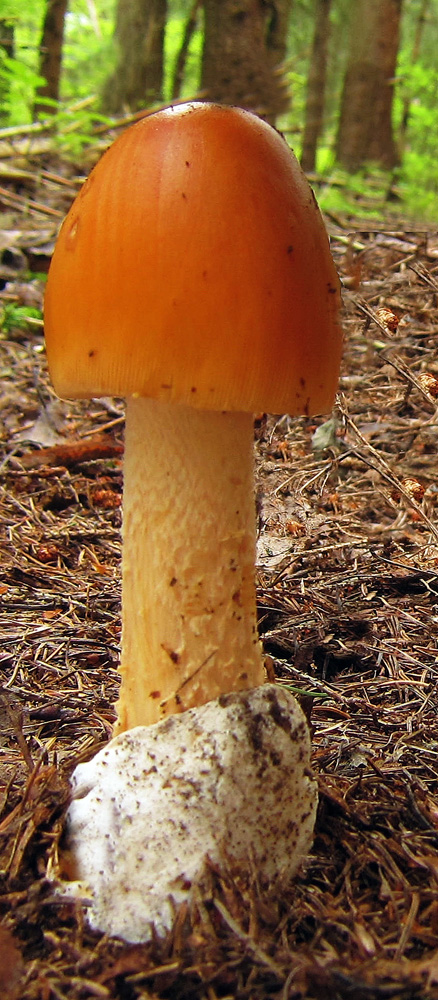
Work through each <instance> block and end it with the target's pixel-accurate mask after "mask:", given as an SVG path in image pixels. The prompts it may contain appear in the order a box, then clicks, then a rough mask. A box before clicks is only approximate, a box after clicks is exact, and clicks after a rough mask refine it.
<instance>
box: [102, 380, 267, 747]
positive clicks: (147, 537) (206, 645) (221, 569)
mask: <svg viewBox="0 0 438 1000" xmlns="http://www.w3.org/2000/svg"><path fill="white" fill-rule="evenodd" d="M253 461H254V457H253V421H252V416H251V415H250V414H247V413H231V412H216V411H205V410H196V409H193V408H192V407H187V406H175V405H173V404H170V403H162V402H157V401H156V400H149V399H141V398H138V397H130V398H129V399H128V401H127V409H126V439H125V467H124V515H123V516H124V522H123V633H122V662H121V675H122V686H121V692H120V699H119V702H118V704H117V710H118V722H117V725H116V732H122V731H123V730H125V729H132V728H133V727H135V726H138V725H150V724H152V723H154V722H157V721H159V719H161V718H163V716H165V715H171V714H174V713H175V712H182V711H184V710H185V709H187V708H191V707H193V706H196V705H202V704H204V703H205V702H207V701H210V700H211V699H214V698H217V697H218V696H219V695H220V694H229V693H230V692H231V691H238V690H243V689H248V688H252V687H256V686H257V685H259V684H261V683H263V680H264V671H263V661H262V655H261V649H260V645H259V641H258V637H257V625H256V602H255V580H254V560H255V511H254V486H253Z"/></svg>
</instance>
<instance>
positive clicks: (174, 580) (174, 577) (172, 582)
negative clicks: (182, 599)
mask: <svg viewBox="0 0 438 1000" xmlns="http://www.w3.org/2000/svg"><path fill="white" fill-rule="evenodd" d="M176 583H178V580H177V578H176V576H173V577H172V579H171V581H170V584H169V586H170V587H174V586H175V584H176Z"/></svg>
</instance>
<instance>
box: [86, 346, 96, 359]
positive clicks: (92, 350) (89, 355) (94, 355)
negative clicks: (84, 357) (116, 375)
mask: <svg viewBox="0 0 438 1000" xmlns="http://www.w3.org/2000/svg"><path fill="white" fill-rule="evenodd" d="M88 357H89V358H95V357H96V351H95V350H94V348H92V349H91V351H88Z"/></svg>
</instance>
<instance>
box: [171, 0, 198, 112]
mask: <svg viewBox="0 0 438 1000" xmlns="http://www.w3.org/2000/svg"><path fill="white" fill-rule="evenodd" d="M202 5H203V0H193V3H192V6H191V9H190V11H189V15H188V18H187V21H186V25H185V28H184V34H183V39H182V42H181V46H180V49H179V52H178V55H177V57H176V60H175V68H174V71H173V78H172V98H173V99H175V100H176V99H177V98H178V97H180V95H181V88H182V85H183V79H184V70H185V68H186V61H187V54H188V51H189V45H190V42H191V40H192V37H193V35H194V33H195V31H196V25H197V22H198V14H199V10H200V7H201V6H202Z"/></svg>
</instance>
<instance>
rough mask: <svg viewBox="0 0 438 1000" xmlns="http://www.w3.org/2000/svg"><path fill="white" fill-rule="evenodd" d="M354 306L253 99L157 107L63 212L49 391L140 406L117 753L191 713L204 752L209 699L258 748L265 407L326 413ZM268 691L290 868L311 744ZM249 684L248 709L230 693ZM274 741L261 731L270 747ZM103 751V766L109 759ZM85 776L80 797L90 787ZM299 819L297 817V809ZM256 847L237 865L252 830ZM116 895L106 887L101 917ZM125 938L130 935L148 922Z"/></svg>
mask: <svg viewBox="0 0 438 1000" xmlns="http://www.w3.org/2000/svg"><path fill="white" fill-rule="evenodd" d="M339 301H340V295H339V282H338V278H337V275H336V271H335V268H334V264H333V261H332V258H331V255H330V250H329V245H328V239H327V236H326V232H325V229H324V224H323V221H322V219H321V215H320V213H319V210H318V207H317V204H316V201H315V198H314V196H313V193H312V191H311V189H310V188H309V186H308V183H307V181H306V179H305V177H304V175H303V173H302V172H301V169H300V167H299V165H298V163H297V161H296V159H295V157H294V155H293V153H292V152H291V151H290V149H289V147H288V146H287V144H286V142H285V140H284V139H283V138H282V137H281V136H280V134H279V133H277V132H276V131H275V130H274V129H272V128H271V127H270V126H269V125H267V124H266V123H265V122H263V121H261V120H260V119H258V118H257V117H256V116H255V115H253V114H250V113H248V112H246V111H243V110H241V109H237V108H231V107H222V106H218V105H211V104H207V103H191V104H186V105H179V106H176V107H170V108H168V109H166V110H164V111H160V112H157V113H155V114H151V115H149V116H147V117H145V118H144V119H142V120H141V121H140V122H138V123H137V124H135V125H133V126H131V127H130V128H129V129H127V131H126V132H125V133H124V134H123V135H122V136H121V137H120V138H118V139H117V140H116V142H114V144H113V145H112V146H111V147H110V149H109V150H108V151H107V152H106V153H105V155H104V156H103V157H102V159H101V160H100V161H99V163H98V164H97V166H96V167H95V168H94V170H93V171H92V173H91V174H90V177H89V178H88V180H87V181H86V182H85V184H84V186H83V188H82V190H81V191H80V193H79V195H78V196H77V198H76V200H75V202H74V204H73V205H72V207H71V209H70V211H69V213H68V215H67V218H66V220H65V222H64V224H63V226H62V229H61V232H60V235H59V238H58V241H57V244H56V248H55V252H54V255H53V259H52V263H51V267H50V272H49V277H48V282H47V291H46V298H45V332H46V344H47V354H48V360H49V367H50V372H51V376H52V380H53V384H54V387H55V389H56V391H57V393H58V394H59V395H60V396H62V397H67V398H80V397H90V396H105V395H119V396H124V397H126V433H125V459H124V499H123V561H122V595H123V596H122V618H123V629H122V656H121V667H120V671H121V678H122V683H121V692H120V700H119V702H118V706H117V710H118V722H117V725H116V736H115V740H114V745H115V747H116V757H118V758H120V755H121V753H122V750H121V747H122V746H123V747H124V748H125V750H126V747H127V746H128V745H129V747H130V748H131V749H130V751H129V753H130V752H131V750H132V745H133V744H132V733H131V731H132V730H135V732H137V730H136V729H135V727H150V730H151V731H150V732H146V739H149V738H151V739H153V740H154V744H153V745H154V746H155V735H154V734H155V730H156V729H159V727H161V730H160V731H161V734H162V738H163V739H164V734H165V733H169V727H168V722H169V720H168V719H166V718H165V717H166V716H169V715H170V716H175V717H176V716H178V713H182V714H181V716H180V717H179V716H178V718H180V719H181V731H180V736H179V738H178V739H177V742H178V741H179V745H180V747H183V746H184V741H185V740H187V739H188V741H189V745H190V744H191V743H193V739H194V737H193V732H192V729H191V728H190V727H193V726H194V729H195V730H196V726H197V723H196V722H193V712H195V717H196V713H198V714H199V712H201V715H202V712H204V713H205V705H206V703H214V704H215V705H216V706H218V708H217V710H218V712H219V716H220V720H219V721H218V718H217V717H216V722H215V723H214V725H213V726H212V728H211V730H209V732H212V731H220V730H221V729H223V727H225V729H224V732H227V731H229V729H230V726H231V729H232V728H233V726H234V722H233V723H231V722H230V719H229V712H230V711H231V714H232V715H233V712H234V714H236V712H237V716H239V718H240V720H241V722H240V725H241V726H242V725H243V730H242V729H241V730H240V736H236V738H235V744H236V746H237V745H239V746H242V740H243V743H245V741H246V740H247V735H248V732H249V729H250V728H251V727H249V723H248V713H250V714H251V712H252V713H253V714H254V713H255V715H256V716H257V717H258V716H259V714H260V696H259V695H257V693H256V695H255V696H254V697H255V702H254V698H253V692H254V689H255V690H256V692H257V689H258V688H260V685H263V682H264V680H265V677H264V668H263V659H262V654H261V649H260V644H259V641H258V637H257V627H256V605H255V574H254V561H255V513H254V496H253V424H252V414H253V412H254V411H260V410H265V411H270V412H274V413H284V412H287V413H289V414H299V413H301V414H302V413H304V414H311V413H322V412H324V411H326V410H328V409H329V408H330V407H331V405H332V402H333V398H334V393H335V389H336V384H337V377H338V368H339V361H340V353H341V332H340V327H339V322H338V311H339ZM262 691H263V694H262V695H261V697H262V701H263V704H265V707H266V704H268V703H269V704H270V705H271V708H272V705H274V703H275V704H276V705H277V708H276V709H275V710H274V709H273V708H272V711H270V713H269V712H268V715H269V714H270V716H271V717H272V719H274V721H275V717H276V719H277V721H276V722H275V725H274V729H275V735H274V736H273V737H272V739H273V743H274V744H275V742H276V740H277V739H278V738H279V736H280V735H281V734H283V735H282V736H281V739H283V736H284V733H285V732H286V730H287V731H288V733H289V736H288V741H289V742H288V747H289V749H288V750H287V752H286V751H285V749H284V747H283V749H282V750H281V752H280V751H279V756H280V757H281V759H282V761H283V765H284V767H286V769H287V768H288V767H289V766H290V764H291V762H293V764H294V766H297V767H298V771H299V775H300V777H299V780H298V779H297V780H298V786H299V788H300V789H301V792H302V793H303V795H304V799H305V800H306V802H307V805H306V808H302V809H301V815H302V816H304V814H306V815H307V817H308V822H307V826H306V829H305V835H304V837H303V838H301V837H298V839H297V843H298V841H299V845H298V847H297V857H296V858H292V859H289V862H288V864H289V869H290V870H292V869H294V868H296V865H297V864H298V861H299V858H300V857H301V856H302V854H303V852H304V851H305V850H306V849H307V846H308V843H309V839H310V837H311V826H312V822H313V819H312V817H313V815H314V804H315V786H314V782H313V779H311V778H310V777H309V776H308V775H307V774H306V766H307V763H306V762H308V756H309V750H308V737H307V736H305V735H304V732H305V726H304V724H303V719H302V716H301V714H300V711H299V709H298V707H297V706H296V703H295V702H294V700H293V699H291V698H289V696H287V698H286V700H287V701H288V705H289V708H288V710H286V707H285V704H284V697H285V696H284V693H281V695H280V694H279V692H278V690H277V689H276V688H275V687H274V688H272V687H271V686H267V687H266V688H263V689H262ZM238 692H242V694H241V695H240V697H241V702H240V704H241V705H244V706H245V709H244V711H243V715H242V711H240V714H239V711H237V709H236V712H235V710H234V708H233V707H231V708H230V704H231V703H230V702H229V699H228V700H227V696H229V695H230V694H231V693H234V694H235V693H238ZM248 692H249V693H248ZM266 698H267V699H268V702H266ZM270 698H271V701H269V699H270ZM279 698H280V701H281V706H280V702H279V700H278V699H279ZM272 699H273V700H272ZM281 699H283V700H281ZM288 699H289V700H288ZM234 704H235V702H234V701H233V699H232V706H234ZM255 705H258V707H254V706H255ZM251 706H252V707H251ZM287 711H289V723H288V724H287V726H285V725H284V717H283V716H284V713H285V712H287ZM237 716H236V718H237ZM202 717H204V716H202ZM233 718H234V715H233ZM187 719H188V720H189V722H188V723H187ZM242 719H244V720H245V721H244V724H243V723H242ZM279 720H280V721H279ZM175 724H176V720H175V719H173V720H172V727H171V729H172V733H174V726H175ZM187 724H188V725H189V730H190V732H192V736H190V734H188V732H187V730H186V731H185V732H184V726H186V725H187ZM209 725H210V723H209ZM166 726H167V728H166ZM207 728H208V727H207ZM202 729H203V723H202V724H201V723H199V731H201V730H202ZM126 731H127V732H126ZM152 731H153V732H152ZM298 732H299V733H300V737H299V740H298V745H299V748H300V749H299V752H298V754H297V752H296V744H297V733H298ZM242 733H243V735H242ZM291 733H294V736H293V738H292V736H291ZM265 735H266V734H265ZM271 735H272V734H271ZM271 735H270V736H269V739H268V737H267V736H266V740H267V742H266V741H265V743H264V740H263V739H262V740H261V741H259V743H260V747H261V746H262V745H263V746H264V750H263V753H265V754H267V755H268V756H269V755H270V754H271V756H272V753H274V751H273V749H272V746H273V744H272V743H270V740H271ZM124 737H126V739H125V742H124V743H120V741H121V740H122V741H123V738H124ZM172 738H173V737H172ZM229 738H231V737H229ZM209 739H210V737H208V739H207V743H208V740H209ZM126 740H127V742H126ZM239 740H240V743H239ZM117 741H119V742H117ZM134 742H135V741H134ZM195 742H196V741H195ZM226 742H227V741H226V740H225V744H226ZM283 742H284V740H283ZM268 744H269V749H267V747H268ZM289 744H290V745H289ZM292 744H293V745H294V750H293V753H292V757H290V754H289V751H291V750H292ZM172 745H174V744H172ZM209 745H210V744H209ZM138 752H139V751H138V747H137V749H136V753H138ZM148 752H150V753H152V754H154V753H155V750H151V749H150V750H149V751H148ZM215 752H216V751H215ZM239 752H241V751H239ZM142 753H144V748H143V750H142ZM209 753H210V751H208V753H207V756H208V755H209ZM221 753H222V751H221ZM288 755H289V756H288ZM213 756H214V754H213ZM238 756H239V755H238V754H235V755H234V760H235V766H236V767H238V766H239V760H238ZM243 756H244V755H243ZM171 757H173V751H172V754H171ZM201 757H202V755H201ZM210 758H211V754H210ZM210 758H209V759H210ZM96 759H97V758H96ZM151 759H152V758H151ZM241 759H242V753H241ZM105 760H106V764H105V765H104V771H103V773H104V774H106V773H107V771H106V770H105V768H107V767H108V760H109V758H108V754H107V756H106V758H105ZM174 763H175V762H174ZM265 763H266V761H265ZM204 765H205V759H204ZM259 765H260V761H259V764H258V769H257V773H258V774H259V773H260V766H259ZM88 766H89V767H94V768H95V766H96V765H95V762H93V761H92V762H91V764H90V765H82V767H88ZM124 766H126V762H125V765H124ZM230 767H231V765H230V757H229V754H228V757H227V770H228V769H230ZM77 770H78V773H79V778H78V781H77V787H76V792H77V794H76V800H77V802H79V801H80V800H81V798H82V797H83V796H84V795H86V794H88V791H89V785H90V781H89V779H88V778H87V777H86V776H85V777H84V776H83V772H81V768H78V769H77ZM201 771H202V767H201ZM231 771H232V768H231ZM93 775H94V777H93V779H92V780H93V781H94V780H95V777H96V775H95V770H93ZM234 778H235V775H234V777H233V780H234ZM75 780H76V779H74V782H75ZM96 780H97V779H96ZM122 782H123V779H122ZM257 782H258V779H257V781H255V785H257ZM104 783H105V782H104ZM107 784H108V781H107ZM110 784H111V783H110ZM248 787H251V788H253V787H254V781H252V782H251V780H250V779H249V778H248ZM276 787H277V786H276ZM78 789H79V790H78ZM84 789H85V790H84ZM303 789H305V794H304V791H303ZM137 791H138V789H137ZM301 792H300V794H301ZM99 794H100V792H99V793H98V794H97V798H98V799H99ZM160 794H162V793H160ZM260 794H261V796H262V798H263V792H262V791H261V792H260ZM144 796H145V797H146V798H147V797H148V793H147V792H145V793H144ZM298 797H299V796H298ZM140 798H141V796H140ZM201 798H202V796H201ZM137 799H138V795H137ZM74 805H75V803H74V802H73V804H72V807H71V809H73V807H74ZM192 806H193V803H192ZM288 808H289V807H288ZM88 811H89V812H90V810H88ZM121 811H122V812H123V808H122V807H121ZM75 815H76V816H77V813H76V814H75ZM170 815H171V816H172V815H173V816H174V815H175V804H174V803H173V804H172V806H171V808H170ZM284 815H285V823H286V824H287V822H289V823H290V811H289V813H288V812H287V809H285V813H284ZM265 818H266V821H267V825H268V826H269V817H268V816H266V817H265ZM83 820H84V818H83V816H82V818H81V820H80V828H81V832H80V833H79V834H78V836H77V837H76V848H75V850H76V853H77V855H78V857H79V855H80V846H78V845H80V842H85V841H87V843H90V841H91V840H93V836H94V833H93V834H90V832H89V831H88V833H85V832H84V829H83V827H82V826H81V824H82V822H83ZM84 822H86V821H85V820H84ZM142 822H143V823H144V817H143V819H142ZM74 823H75V820H74V818H73V820H72V819H71V825H73V826H74ZM214 825H215V824H213V827H214ZM225 825H226V827H227V830H228V833H227V837H228V841H227V851H228V853H229V854H230V855H231V856H233V849H229V848H230V823H229V822H228V821H227V823H226V824H225ZM95 826H96V829H97V828H98V827H99V819H98V818H96V822H95ZM216 829H218V824H217V822H216ZM259 829H260V828H259ZM93 830H94V828H93ZM309 830H310V832H309ZM239 836H240V835H239ZM237 839H239V838H237ZM242 843H243V841H242V839H240V841H239V844H240V847H239V850H240V855H239V850H238V851H237V855H236V857H237V856H238V857H239V858H240V860H241V858H242V849H243V853H244V854H245V852H247V851H248V850H250V849H251V847H249V846H248V844H250V845H251V844H252V843H253V841H251V838H250V840H249V841H245V846H244V848H242V846H241V845H242ZM222 848H223V844H222ZM222 848H221V850H222ZM166 850H167V853H169V846H168V845H167V848H166ZM170 853H171V851H170ZM202 853H203V852H202V850H201V849H200V850H199V857H200V859H201V861H202ZM207 853H209V854H210V855H211V845H210V846H209V847H208V849H206V850H205V851H204V855H206V854H207ZM292 854H293V852H292ZM87 864H88V863H87ZM160 864H162V861H161V862H160ZM93 865H95V862H94V860H93V857H91V858H90V862H89V864H88V868H87V866H86V865H85V867H84V866H83V867H82V870H81V871H80V873H79V874H80V876H81V878H82V881H84V880H85V882H87V883H88V886H90V870H89V869H90V866H91V869H92V868H93ZM113 867H114V866H113ZM115 867H117V864H116V866H115ZM119 867H120V865H119ZM268 867H269V865H268ZM274 867H275V866H274ZM280 867H281V865H280ZM79 868H81V865H80V864H79ZM85 869H86V870H85ZM101 871H103V869H101ZM126 877H127V876H126V875H125V876H124V879H125V885H126ZM105 878H106V876H105ZM184 878H185V879H186V882H187V881H192V880H193V879H195V875H194V874H193V873H191V874H190V879H189V880H187V877H186V876H184ZM184 878H183V881H184ZM137 879H138V874H136V875H135V880H137ZM172 879H173V882H172V884H173V885H174V884H175V876H174V874H173V875H172V877H171V879H170V880H171V881H172ZM195 880H196V879H195ZM105 891H106V890H105ZM105 891H104V890H103V889H102V888H101V889H100V890H98V891H97V890H92V891H91V893H92V896H93V898H94V904H93V905H94V912H95V913H96V912H98V911H99V905H98V903H96V899H97V896H98V895H99V892H101V895H102V893H103V895H105ZM111 891H112V890H111ZM111 891H110V893H109V894H110V895H111ZM169 891H170V890H169ZM160 893H161V895H162V889H161V890H160ZM115 908H116V906H115ZM99 913H100V911H99ZM154 913H155V911H154ZM153 919H155V916H154V918H153ZM160 919H161V918H160V917H159V916H157V920H158V923H160ZM111 920H112V918H111V919H109V920H107V918H106V917H101V916H100V915H99V917H98V921H100V924H99V925H100V926H102V927H104V929H107V930H108V929H109V930H110V931H112V932H114V927H116V928H117V927H118V926H119V924H118V923H117V919H116V921H115V923H114V921H113V922H111ZM163 920H164V918H163ZM136 921H137V924H136ZM143 923H144V922H143ZM165 924H166V921H165V920H164V924H163V926H164V925H165ZM134 925H136V926H137V925H138V919H137V917H135V919H134ZM123 926H124V925H123ZM123 933H126V934H127V935H128V939H132V934H133V933H134V932H133V930H132V927H131V929H129V928H128V929H127V930H126V929H124V931H123ZM135 933H137V932H136V931H135ZM142 933H143V932H142ZM129 934H131V938H129Z"/></svg>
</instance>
